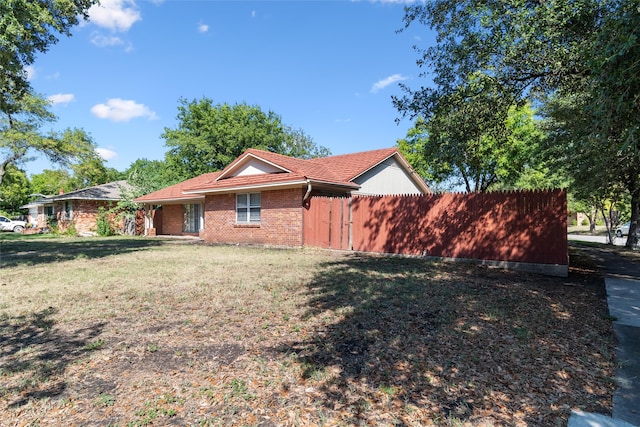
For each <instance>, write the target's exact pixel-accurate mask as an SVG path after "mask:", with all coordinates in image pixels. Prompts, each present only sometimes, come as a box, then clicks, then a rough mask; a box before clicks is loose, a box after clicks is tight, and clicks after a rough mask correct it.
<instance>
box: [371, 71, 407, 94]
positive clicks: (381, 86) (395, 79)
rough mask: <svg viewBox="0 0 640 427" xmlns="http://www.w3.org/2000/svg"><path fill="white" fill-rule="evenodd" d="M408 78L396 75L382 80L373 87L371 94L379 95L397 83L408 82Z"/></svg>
mask: <svg viewBox="0 0 640 427" xmlns="http://www.w3.org/2000/svg"><path fill="white" fill-rule="evenodd" d="M407 78H408V77H404V76H403V75H402V74H394V75H392V76H389V77H387V78H386V79H382V80H380V81H377V82H376V83H374V85H373V87H371V93H378V92H380V91H381V90H382V89H384V88H386V87H387V86H389V85H391V84H394V83H396V82H401V81H403V80H407Z"/></svg>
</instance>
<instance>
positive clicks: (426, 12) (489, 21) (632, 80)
mask: <svg viewBox="0 0 640 427" xmlns="http://www.w3.org/2000/svg"><path fill="white" fill-rule="evenodd" d="M416 21H417V22H418V23H421V24H425V25H428V26H430V27H431V28H433V29H434V30H436V32H437V43H436V44H435V45H434V46H430V47H428V48H426V49H424V50H420V51H419V52H420V58H419V60H418V65H419V66H420V67H423V66H425V67H430V70H429V71H430V72H432V73H433V85H432V86H431V87H423V88H420V89H418V90H415V91H412V90H411V89H410V88H408V87H407V86H402V87H403V88H404V90H405V95H404V96H401V97H396V98H394V100H393V102H394V105H395V106H396V107H397V108H398V110H399V111H400V112H401V113H402V114H405V115H410V116H412V117H416V116H422V117H424V118H425V119H427V120H429V119H430V118H431V116H433V115H434V114H436V113H437V111H438V109H439V108H441V106H442V105H443V102H444V103H445V105H446V103H447V102H448V101H449V100H450V99H451V96H452V94H454V93H455V92H456V91H459V90H460V88H465V87H467V86H468V82H469V79H470V77H472V76H474V75H477V74H478V73H481V74H483V75H485V76H487V79H488V80H489V81H490V82H491V84H490V85H487V86H486V88H487V91H488V93H492V92H493V93H498V94H499V98H500V99H503V100H505V101H507V102H497V103H488V104H487V105H486V108H485V112H486V114H483V115H480V117H481V119H482V120H484V119H485V118H486V117H490V116H491V114H490V113H491V111H493V112H494V114H495V116H496V118H495V119H494V121H495V122H499V121H500V120H502V119H503V117H505V114H506V111H507V109H508V108H509V104H513V103H516V104H518V105H519V104H521V103H522V101H523V100H525V99H527V98H532V97H535V99H537V100H539V101H540V102H541V103H543V104H545V103H547V102H548V101H549V98H553V97H555V96H557V95H558V94H560V95H561V96H565V95H568V94H571V93H573V94H581V95H585V98H584V100H585V101H586V102H585V103H584V104H582V105H583V106H584V108H583V110H582V111H580V114H578V115H577V116H573V117H568V118H567V121H566V123H567V127H566V128H565V129H566V131H567V132H568V135H569V136H571V135H570V132H571V131H572V130H573V129H576V128H577V124H571V123H570V122H571V121H577V122H579V123H582V116H583V115H584V114H586V115H588V116H589V118H590V119H591V126H590V127H589V132H588V133H586V132H582V131H581V135H580V137H578V135H574V137H570V138H566V139H565V142H566V143H568V144H569V142H567V141H571V142H570V146H572V147H573V146H583V148H584V146H585V145H588V144H593V143H594V142H595V141H598V143H599V145H598V147H599V148H601V149H602V148H604V147H605V146H606V145H612V146H613V147H614V148H615V149H616V150H617V151H619V152H620V153H624V154H623V155H622V156H616V159H620V161H624V162H627V164H625V165H624V166H623V168H624V169H634V168H633V166H634V165H636V171H635V172H634V171H630V172H631V173H627V174H626V180H625V181H623V183H624V184H625V186H626V187H627V189H628V191H629V193H630V194H631V212H632V213H631V222H632V230H631V232H630V238H629V240H628V242H627V245H628V246H632V245H633V244H635V243H636V241H635V238H634V237H633V234H634V233H633V230H634V229H635V227H636V225H637V223H638V221H639V219H640V176H639V175H638V173H637V165H639V164H640V148H639V144H638V135H639V132H638V130H639V129H640V127H639V124H640V114H638V109H639V108H640V106H639V105H640V103H639V102H638V93H640V92H639V91H638V88H639V82H638V79H639V77H638V76H639V75H640V73H638V70H639V67H640V43H638V40H639V37H638V36H639V35H640V10H639V9H638V3H637V1H627V0H613V1H610V0H607V1H605V0H578V1H572V2H538V1H524V2H523V1H520V0H492V1H484V0H460V1H456V2H451V1H448V0H433V1H430V2H425V3H420V4H416V5H414V6H410V7H408V8H407V9H406V13H405V17H404V22H405V26H408V25H411V23H413V22H416ZM425 75H426V74H425ZM489 89H490V91H489ZM483 90H484V89H483ZM466 101H467V99H466V98H464V99H462V100H461V101H460V102H466ZM584 135H587V136H588V137H587V138H582V136H584ZM583 151H584V152H585V153H586V152H587V151H588V150H587V149H585V150H583ZM590 151H591V153H592V154H593V155H594V156H595V158H594V159H595V160H597V159H598V157H600V158H602V156H599V154H600V153H602V150H590ZM606 152H608V153H610V152H611V151H610V150H606ZM566 159H567V161H574V160H576V161H578V160H577V159H576V158H574V157H567V158H566ZM580 161H584V159H582V160H580ZM592 164H593V163H592ZM597 165H598V167H599V166H602V165H603V163H597ZM572 178H574V181H576V179H575V177H572Z"/></svg>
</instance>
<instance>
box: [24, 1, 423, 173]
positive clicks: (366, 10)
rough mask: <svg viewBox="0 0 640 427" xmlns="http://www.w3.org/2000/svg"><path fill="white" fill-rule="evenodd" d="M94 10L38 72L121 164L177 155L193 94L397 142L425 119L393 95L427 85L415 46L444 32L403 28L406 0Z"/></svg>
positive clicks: (354, 143)
mask: <svg viewBox="0 0 640 427" xmlns="http://www.w3.org/2000/svg"><path fill="white" fill-rule="evenodd" d="M90 16H91V19H90V21H89V22H88V23H85V24H83V25H81V26H78V27H75V28H74V29H73V30H72V34H73V35H72V37H70V38H67V37H61V39H60V41H59V42H58V44H56V45H54V46H52V47H51V49H50V50H49V51H48V52H46V53H45V54H43V55H40V56H39V57H38V59H37V60H36V62H35V63H34V64H33V66H32V67H30V68H29V70H28V72H29V76H30V81H31V84H32V86H33V87H34V89H35V91H36V92H38V93H41V94H43V95H44V96H45V97H48V98H49V99H50V100H51V102H52V103H53V105H52V111H53V112H54V114H56V115H57V117H58V121H57V122H56V123H55V126H54V129H59V130H61V129H65V128H68V127H72V128H82V129H84V130H86V131H87V132H88V133H90V134H91V136H92V138H93V140H94V141H95V142H96V144H97V146H98V147H99V148H98V150H99V153H100V154H101V155H102V156H103V158H104V159H105V160H106V164H107V166H109V167H113V168H116V169H118V170H120V171H123V170H125V169H126V168H127V167H128V166H129V165H130V164H131V163H132V162H134V161H135V160H136V159H140V158H147V159H150V160H161V159H163V158H164V153H165V152H166V147H165V141H164V139H162V138H161V135H162V133H163V132H164V129H165V128H175V127H176V125H177V121H176V115H177V112H178V109H177V107H178V104H179V102H178V101H179V99H180V98H185V99H187V100H193V99H201V98H203V97H207V98H210V99H211V100H213V102H214V103H215V104H222V103H228V104H236V103H243V102H246V103H247V104H249V105H257V106H259V107H260V108H261V109H262V110H263V111H265V112H267V111H273V112H274V113H276V114H278V115H279V116H280V117H281V118H282V121H283V123H284V124H286V125H289V126H291V127H293V128H295V129H302V130H303V131H304V132H305V133H306V134H307V135H309V136H311V137H312V138H313V140H314V142H315V143H316V144H318V145H322V146H325V147H328V148H329V149H330V150H331V152H332V153H333V154H344V153H351V152H357V151H364V150H372V149H377V148H385V147H392V146H394V145H395V144H396V141H397V140H398V139H399V138H403V137H404V136H405V135H406V132H407V129H408V128H409V127H410V125H411V123H410V122H409V121H408V120H403V121H402V122H401V123H400V125H398V124H397V123H396V121H395V120H396V119H397V118H398V117H399V113H398V112H397V110H395V109H394V107H393V105H392V103H391V96H392V95H399V94H401V90H400V89H399V87H398V83H400V82H403V83H405V84H408V85H409V86H410V87H412V88H418V87H420V86H421V85H423V84H425V82H424V79H422V78H420V77H419V74H420V72H421V71H423V70H421V69H419V68H418V66H417V65H416V59H417V58H418V54H417V52H415V51H414V49H413V46H414V45H416V44H417V45H419V46H421V47H424V46H426V45H427V44H428V43H431V42H432V40H433V39H432V35H430V32H429V30H428V29H427V28H426V27H423V26H422V27H421V26H419V25H415V24H414V25H412V26H411V27H410V28H409V29H408V30H405V31H403V32H401V33H397V32H396V30H398V29H400V28H402V27H403V22H402V17H403V16H404V3H403V2H399V1H365V0H362V1H215V0H199V1H196V0H191V1H190V0H164V1H160V0H155V1H152V0H135V1H134V0H102V5H101V6H100V7H94V8H93V9H91V11H90ZM24 166H25V168H26V170H27V173H28V174H29V175H30V174H33V173H39V172H41V171H42V169H45V168H54V167H55V166H54V165H51V164H49V163H48V162H46V161H44V160H38V161H36V162H31V163H27V164H25V165H24Z"/></svg>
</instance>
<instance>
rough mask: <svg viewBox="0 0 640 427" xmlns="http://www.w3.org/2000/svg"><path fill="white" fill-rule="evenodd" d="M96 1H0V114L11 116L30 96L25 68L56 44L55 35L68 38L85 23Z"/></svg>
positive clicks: (29, 86)
mask: <svg viewBox="0 0 640 427" xmlns="http://www.w3.org/2000/svg"><path fill="white" fill-rule="evenodd" d="M96 3H98V0H56V1H42V0H38V1H34V0H3V1H1V2H0V91H1V92H2V93H1V94H0V111H2V112H3V113H4V114H7V115H13V114H15V113H17V112H19V111H20V105H19V103H20V101H21V99H22V98H23V97H24V96H26V95H30V94H31V92H32V90H31V85H30V84H29V81H28V79H27V73H26V70H25V69H26V67H27V66H29V65H31V64H33V62H34V61H35V58H36V54H38V53H45V52H46V51H47V50H49V47H50V46H51V45H53V44H56V43H57V42H58V38H57V36H56V35H57V34H63V35H66V36H70V35H71V33H70V30H71V27H73V26H74V25H76V24H78V22H79V20H80V19H87V18H88V14H87V11H88V10H89V8H90V7H91V6H92V5H94V4H96Z"/></svg>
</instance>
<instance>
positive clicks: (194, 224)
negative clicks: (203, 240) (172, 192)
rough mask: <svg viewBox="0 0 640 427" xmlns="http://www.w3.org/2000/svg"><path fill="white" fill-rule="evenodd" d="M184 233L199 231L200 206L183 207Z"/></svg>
mask: <svg viewBox="0 0 640 427" xmlns="http://www.w3.org/2000/svg"><path fill="white" fill-rule="evenodd" d="M182 231H183V232H184V233H197V232H199V231H200V205H199V204H197V203H196V204H192V205H184V218H183V221H182Z"/></svg>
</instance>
